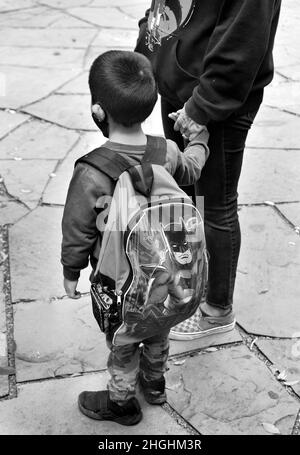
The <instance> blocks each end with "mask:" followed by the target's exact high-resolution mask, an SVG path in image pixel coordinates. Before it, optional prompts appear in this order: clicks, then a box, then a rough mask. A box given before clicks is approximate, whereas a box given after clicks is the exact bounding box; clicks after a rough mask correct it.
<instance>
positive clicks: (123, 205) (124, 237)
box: [76, 136, 208, 345]
mask: <svg viewBox="0 0 300 455" xmlns="http://www.w3.org/2000/svg"><path fill="white" fill-rule="evenodd" d="M166 152H167V145H166V140H165V139H164V138H162V137H154V136H147V146H146V151H145V153H144V156H143V159H142V161H141V162H140V163H139V164H137V165H133V164H132V161H130V160H128V159H126V158H125V157H124V155H120V154H118V153H117V152H115V151H112V150H110V149H108V148H105V147H100V148H98V149H96V150H93V151H92V152H90V153H89V154H87V155H85V156H83V157H82V158H80V159H79V160H78V161H77V162H76V164H77V163H78V162H81V163H86V164H89V165H90V166H93V167H95V168H96V169H98V170H99V171H101V172H102V173H104V174H106V175H107V176H109V177H110V179H112V181H113V182H114V192H113V196H112V197H111V200H110V204H109V211H108V216H107V218H106V220H105V221H106V223H105V225H104V226H103V227H102V228H101V227H99V223H97V226H98V228H99V230H100V234H101V247H100V252H99V259H98V264H97V268H96V271H95V273H94V276H95V282H94V283H92V286H91V296H92V302H93V312H94V315H95V317H96V320H97V321H98V324H99V325H100V328H101V330H102V331H104V332H108V331H112V330H113V332H114V335H113V344H115V345H124V344H129V343H133V342H138V341H141V340H143V339H145V338H148V337H151V336H154V335H155V334H158V333H162V332H163V331H168V330H169V329H171V328H172V327H173V326H175V325H176V324H178V323H180V322H182V321H183V320H185V319H187V318H189V317H190V316H192V315H193V314H194V312H195V311H196V309H197V307H198V305H199V303H200V300H201V298H202V296H203V293H204V289H205V285H206V282H207V269H208V265H207V254H206V244H205V236H204V226H203V220H202V218H201V215H200V212H199V211H198V210H197V208H196V207H195V205H194V204H193V202H192V201H191V199H190V198H189V197H188V196H187V194H186V193H185V192H184V191H183V190H182V189H180V188H179V186H178V185H177V183H176V181H175V180H174V178H173V177H172V176H171V175H170V174H169V173H168V172H167V170H166V169H165V168H164V164H165V162H166ZM97 221H98V220H97Z"/></svg>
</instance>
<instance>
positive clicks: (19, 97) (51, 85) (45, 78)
mask: <svg viewBox="0 0 300 455" xmlns="http://www.w3.org/2000/svg"><path fill="white" fill-rule="evenodd" d="M0 70H1V73H2V74H3V75H4V78H5V82H6V93H5V96H2V97H1V106H2V107H8V108H13V109H16V108H19V107H21V106H24V105H27V104H29V103H33V102H34V101H37V100H39V99H41V98H42V97H45V96H47V95H49V93H51V92H52V91H54V90H55V89H56V88H58V87H59V86H61V85H62V84H63V83H65V82H67V81H69V80H70V79H72V78H73V77H74V76H76V74H78V73H79V71H74V70H72V69H69V70H64V69H62V68H61V69H59V68H57V69H53V68H47V69H45V68H25V67H22V68H21V67H14V66H8V67H6V66H1V68H0ZM37 81H38V84H37ZM24 87H26V90H24Z"/></svg>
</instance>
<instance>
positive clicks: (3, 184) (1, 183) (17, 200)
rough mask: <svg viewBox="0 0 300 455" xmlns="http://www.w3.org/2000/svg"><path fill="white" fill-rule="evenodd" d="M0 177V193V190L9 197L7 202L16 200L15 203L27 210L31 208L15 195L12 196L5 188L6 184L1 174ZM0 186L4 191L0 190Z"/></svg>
mask: <svg viewBox="0 0 300 455" xmlns="http://www.w3.org/2000/svg"><path fill="white" fill-rule="evenodd" d="M0 177H2V179H3V180H2V181H1V182H0V193H1V192H2V194H4V195H5V196H7V197H8V199H9V202H16V203H17V204H19V205H22V206H23V207H24V208H25V209H27V210H29V211H30V210H31V208H30V207H29V206H28V205H27V204H25V202H23V201H22V200H21V199H19V198H17V197H16V196H13V195H12V194H10V193H9V192H8V190H7V188H6V185H5V179H4V177H3V176H1V174H0ZM1 187H2V188H3V190H4V191H2V189H1Z"/></svg>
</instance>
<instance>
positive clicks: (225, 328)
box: [169, 307, 235, 341]
mask: <svg viewBox="0 0 300 455" xmlns="http://www.w3.org/2000/svg"><path fill="white" fill-rule="evenodd" d="M234 326H235V318H234V313H233V311H232V310H230V311H229V312H228V313H227V314H226V315H224V316H209V315H208V314H206V313H204V312H201V310H200V307H199V308H198V309H197V311H196V313H195V314H194V315H193V316H192V317H190V318H189V319H186V320H185V321H183V322H181V323H180V324H177V325H176V326H175V327H173V328H172V329H171V331H170V335H169V338H170V339H171V340H181V341H186V340H194V339H196V338H202V337H205V336H208V335H214V334H215V333H224V332H229V331H230V330H233V329H234Z"/></svg>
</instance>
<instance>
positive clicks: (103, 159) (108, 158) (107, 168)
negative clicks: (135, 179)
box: [75, 147, 132, 181]
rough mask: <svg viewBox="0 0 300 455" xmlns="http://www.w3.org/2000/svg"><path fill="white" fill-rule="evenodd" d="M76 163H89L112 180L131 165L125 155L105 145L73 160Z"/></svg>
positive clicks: (116, 178)
mask: <svg viewBox="0 0 300 455" xmlns="http://www.w3.org/2000/svg"><path fill="white" fill-rule="evenodd" d="M78 163H85V164H89V165H90V166H93V167H94V168H96V169H98V171H100V172H103V173H104V174H106V175H108V177H110V178H111V179H113V180H114V181H116V180H118V178H119V177H120V175H121V174H122V173H123V172H125V171H127V170H128V169H130V168H131V167H132V163H129V162H128V161H127V160H126V158H125V157H123V156H122V155H119V154H118V153H116V152H114V151H113V150H110V149H109V148H106V147H99V148H97V149H95V150H93V151H92V152H90V153H88V154H87V155H84V156H82V157H81V158H79V159H78V160H77V161H76V162H75V166H76V165H77V164H78Z"/></svg>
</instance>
